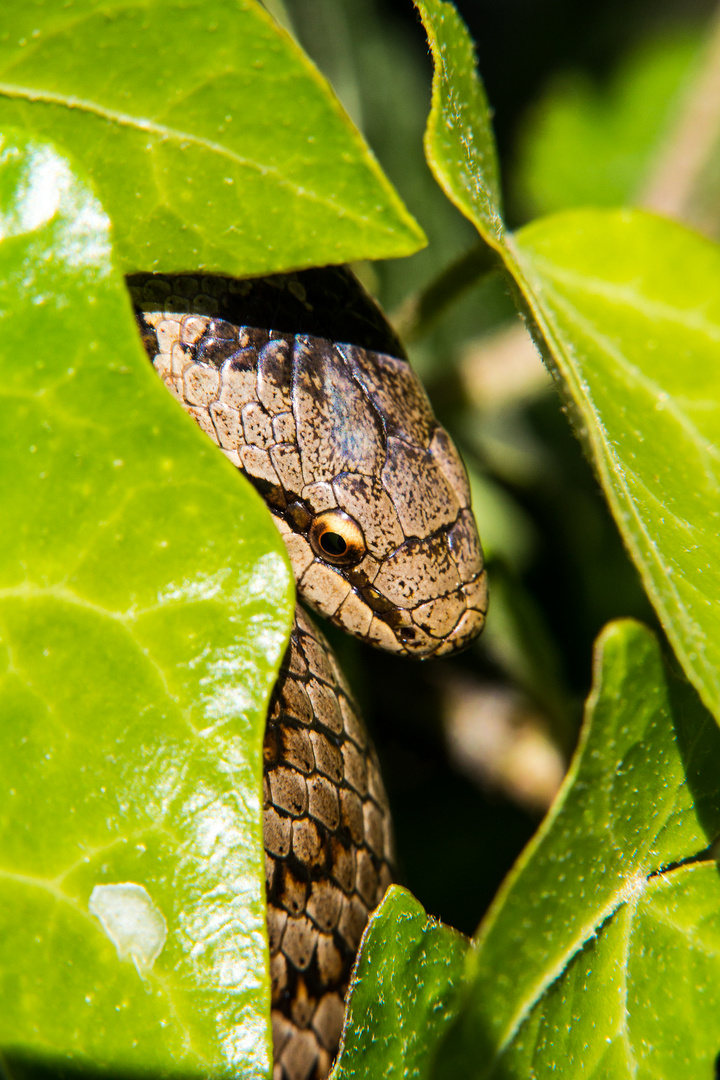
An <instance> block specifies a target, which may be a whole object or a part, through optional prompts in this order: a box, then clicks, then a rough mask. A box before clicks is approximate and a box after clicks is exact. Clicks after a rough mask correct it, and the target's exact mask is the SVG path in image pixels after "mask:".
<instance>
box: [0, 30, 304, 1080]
mask: <svg viewBox="0 0 720 1080" xmlns="http://www.w3.org/2000/svg"><path fill="white" fill-rule="evenodd" d="M58 10H59V9H58ZM0 222H1V223H2V230H1V231H2V240H1V242H0V282H1V284H0V319H1V320H2V335H0V367H1V370H2V378H1V380H0V387H2V396H3V399H4V400H3V424H2V432H1V434H0V501H1V503H2V507H3V512H2V515H0V552H1V553H2V556H1V558H0V671H1V672H2V674H1V675H0V717H1V718H2V736H1V739H2V747H1V749H0V837H1V839H0V853H1V854H0V1052H1V1053H2V1058H3V1062H4V1066H5V1067H6V1069H7V1071H8V1075H11V1076H12V1075H15V1073H16V1070H19V1071H21V1072H22V1070H23V1062H27V1061H34V1062H37V1061H38V1060H40V1061H44V1062H46V1063H47V1064H48V1066H49V1067H50V1068H51V1069H53V1070H55V1069H56V1068H57V1067H59V1063H61V1062H62V1063H63V1066H68V1065H72V1064H73V1063H74V1065H75V1067H80V1066H82V1065H83V1063H84V1064H85V1065H87V1064H88V1063H92V1064H93V1065H94V1066H96V1067H101V1068H112V1069H114V1070H120V1071H124V1072H129V1071H136V1070H154V1071H155V1072H157V1073H162V1074H163V1075H172V1074H174V1075H183V1076H191V1075H202V1076H203V1077H205V1076H220V1075H227V1076H230V1075H232V1076H239V1075H242V1076H243V1077H261V1076H265V1075H266V1073H267V1069H268V1066H269V1053H270V1051H269V1039H268V1034H269V1033H268V1028H269V1015H268V1013H269V990H268V985H267V976H266V964H267V957H266V945H265V938H264V922H265V910H264V896H263V888H262V878H263V845H262V831H261V825H260V777H261V768H262V766H261V747H262V737H263V726H264V715H265V709H266V705H267V699H268V695H269V692H270V689H271V687H272V684H273V682H274V678H275V673H276V670H277V666H278V663H279V660H280V657H281V654H282V651H283V648H284V642H285V633H286V631H287V628H288V624H289V620H290V617H291V610H292V600H291V582H290V574H289V569H288V567H287V562H286V558H285V555H284V552H283V549H282V545H281V543H280V540H279V537H278V535H277V532H276V530H275V528H274V526H273V525H272V523H271V521H270V518H269V515H268V514H267V511H266V509H265V507H264V506H263V504H262V502H261V500H260V498H259V497H258V496H257V495H256V493H255V492H254V491H253V490H252V489H251V488H250V487H249V485H247V484H246V483H245V482H244V481H243V480H242V479H241V478H240V477H239V476H238V474H237V472H236V470H235V469H234V468H233V467H232V466H231V465H230V463H229V462H227V461H226V460H225V458H224V457H223V456H222V455H221V454H220V453H219V452H218V451H217V450H216V449H215V448H214V447H213V446H212V445H211V444H210V442H209V440H207V438H206V437H205V436H204V435H203V434H202V433H201V432H200V431H199V430H198V429H197V428H196V427H195V425H194V424H193V423H192V421H190V420H189V419H188V418H187V417H186V416H185V415H184V414H183V412H182V410H181V409H180V408H179V406H178V405H177V403H176V402H174V401H173V400H172V398H171V397H170V395H168V394H167V392H166V391H165V389H164V388H163V387H162V385H161V384H160V381H159V380H158V379H157V378H156V376H155V374H154V373H153V371H152V369H151V368H150V365H149V364H148V363H147V358H146V356H145V353H144V350H143V348H142V346H141V344H140V341H139V337H138V334H137V331H136V328H135V326H134V321H133V318H132V313H131V309H130V303H129V298H128V295H127V292H126V291H125V288H124V284H123V280H122V278H121V277H120V276H119V274H118V273H117V272H116V271H115V270H114V269H113V265H112V262H111V252H110V245H109V226H108V221H107V218H106V216H105V214H104V211H103V209H102V207H101V206H100V204H99V203H98V201H97V200H96V198H95V196H94V195H93V194H92V193H91V191H90V190H89V188H88V186H87V185H86V183H85V182H84V181H83V180H82V179H80V178H79V177H78V175H77V174H76V172H75V171H73V169H72V168H71V166H70V165H69V164H68V162H67V160H66V159H65V158H64V157H62V156H61V155H60V154H59V153H58V152H57V151H56V150H55V149H54V148H52V147H51V146H50V145H48V144H47V143H43V142H38V141H37V139H36V138H35V137H34V136H28V137H25V136H21V135H17V136H11V134H10V133H6V135H5V137H4V138H3V141H2V143H0Z"/></svg>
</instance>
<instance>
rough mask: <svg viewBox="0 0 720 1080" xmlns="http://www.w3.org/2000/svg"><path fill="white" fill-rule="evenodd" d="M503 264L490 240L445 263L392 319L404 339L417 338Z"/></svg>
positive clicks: (406, 301)
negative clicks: (453, 304)
mask: <svg viewBox="0 0 720 1080" xmlns="http://www.w3.org/2000/svg"><path fill="white" fill-rule="evenodd" d="M500 266H501V263H500V259H499V256H498V255H497V252H495V251H493V249H492V248H490V247H488V245H487V244H478V245H477V247H473V248H470V250H469V251H466V252H464V253H463V254H462V255H461V256H460V258H459V259H456V260H455V262H452V263H450V265H449V266H447V267H445V269H444V270H442V271H441V272H440V273H439V274H438V276H437V277H436V278H435V279H434V280H433V281H431V282H430V284H429V285H426V286H425V287H424V288H422V289H420V290H419V291H418V292H416V293H414V294H413V295H412V296H409V297H408V298H407V299H406V300H405V301H404V302H403V303H402V304H401V305H400V307H399V308H398V309H397V310H396V311H395V312H394V314H393V315H392V317H391V320H390V321H391V322H392V324H393V326H394V328H395V329H396V330H397V332H398V334H399V335H400V337H401V338H402V339H403V341H406V342H408V343H409V342H412V341H417V340H418V338H421V337H422V336H423V335H424V334H426V333H427V332H428V330H429V329H430V328H431V326H432V324H433V323H434V322H435V321H436V320H437V319H438V318H439V317H440V316H441V315H442V314H443V312H444V311H445V310H446V309H447V308H448V307H449V306H450V305H451V304H452V303H454V302H455V301H456V300H458V299H459V298H460V297H461V296H462V294H463V293H465V292H467V290H468V289H470V288H471V287H472V286H473V285H476V284H478V282H479V281H480V280H481V279H482V278H484V277H487V276H488V274H490V273H493V272H494V271H495V270H498V269H499V268H500Z"/></svg>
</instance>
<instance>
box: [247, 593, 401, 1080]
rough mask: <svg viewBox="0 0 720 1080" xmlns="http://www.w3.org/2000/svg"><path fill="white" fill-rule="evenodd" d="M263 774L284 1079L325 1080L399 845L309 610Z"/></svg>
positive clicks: (364, 741) (291, 653) (276, 1039)
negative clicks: (363, 941)
mask: <svg viewBox="0 0 720 1080" xmlns="http://www.w3.org/2000/svg"><path fill="white" fill-rule="evenodd" d="M264 783H265V800H264V802H265V826H264V835H265V855H266V868H267V901H268V935H269V938H270V974H271V978H272V1004H273V1010H272V1022H273V1047H274V1057H275V1072H274V1078H275V1080H280V1078H286V1080H305V1078H307V1077H314V1078H318V1080H319V1078H321V1077H325V1076H327V1074H328V1072H329V1071H330V1065H331V1062H332V1059H333V1057H334V1056H335V1053H336V1052H337V1048H338V1044H339V1041H340V1033H341V1031H342V1023H343V1016H344V997H345V992H346V990H347V987H348V983H349V981H350V973H351V971H352V966H353V963H354V961H355V955H356V953H357V950H358V946H359V944H360V938H361V937H362V933H363V930H364V929H365V925H366V923H367V921H368V917H369V915H370V912H371V911H372V910H373V908H374V907H376V906H377V904H379V903H380V900H381V899H382V897H383V894H384V892H385V890H386V889H387V887H388V885H389V884H390V882H391V880H392V862H393V848H392V831H391V823H390V810H389V807H388V803H387V797H386V795H385V789H384V787H383V783H382V779H381V776H380V770H379V766H378V763H377V758H376V756H375V752H374V750H373V748H372V745H371V744H370V742H369V740H368V736H367V732H366V731H365V725H364V724H363V722H362V720H361V719H360V717H359V715H358V713H357V710H356V708H355V706H354V704H353V702H352V698H351V696H350V693H349V691H348V689H347V686H346V685H345V683H344V681H343V679H342V675H341V674H340V672H339V670H338V668H337V665H336V663H335V661H334V658H333V656H332V653H331V652H329V651H328V648H327V644H326V642H325V640H324V639H323V637H322V636H321V635H320V634H319V633H318V631H317V628H316V627H315V626H314V625H313V624H312V623H311V621H310V620H309V619H308V617H307V615H305V613H304V612H303V611H302V610H301V609H300V608H298V611H297V617H296V622H295V626H294V628H293V632H292V637H291V641H290V647H289V650H288V653H287V655H286V657H285V661H284V663H283V666H282V668H281V672H280V677H279V679H278V682H277V685H276V687H275V691H274V694H273V698H272V702H271V706H270V712H269V715H268V726H267V730H266V733H265V781H264Z"/></svg>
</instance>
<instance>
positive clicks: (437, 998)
mask: <svg viewBox="0 0 720 1080" xmlns="http://www.w3.org/2000/svg"><path fill="white" fill-rule="evenodd" d="M468 944H469V942H468V941H467V938H465V937H464V936H463V935H462V934H460V933H458V931H457V930H452V929H451V928H450V927H448V926H443V924H442V923H440V922H438V921H437V919H433V918H432V917H431V916H428V915H427V914H426V912H425V911H424V909H423V907H422V905H421V904H420V903H419V902H418V901H417V900H416V899H415V897H414V896H412V895H411V894H410V893H409V892H407V890H406V889H402V888H400V887H399V886H397V885H393V886H391V888H390V889H389V890H388V892H387V893H386V894H385V899H384V900H383V902H382V903H381V905H380V907H379V908H378V909H377V911H376V912H375V914H374V915H373V916H372V917H371V919H370V922H369V924H368V928H367V930H366V931H365V936H364V938H363V943H362V951H361V953H360V959H359V962H358V966H357V969H356V971H355V974H354V978H353V985H352V989H351V992H350V997H349V999H348V1011H347V1017H346V1021H345V1031H344V1034H343V1046H342V1049H341V1052H340V1057H339V1059H338V1062H337V1065H336V1066H335V1069H334V1070H333V1072H332V1076H331V1080H350V1078H352V1077H357V1078H359V1077H364V1076H383V1077H396V1078H398V1080H400V1078H401V1077H417V1078H418V1080H419V1078H421V1077H427V1076H429V1075H430V1066H431V1061H432V1053H433V1049H434V1048H435V1047H436V1046H437V1044H438V1041H439V1039H440V1038H441V1036H442V1035H443V1034H444V1032H445V1030H446V1029H447V1026H448V1024H449V1022H450V1021H451V1019H452V1017H453V1016H454V1014H455V1011H456V1007H457V998H458V994H459V993H460V992H461V990H462V984H463V973H464V966H465V957H466V954H467V949H468Z"/></svg>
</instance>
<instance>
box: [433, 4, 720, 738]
mask: <svg viewBox="0 0 720 1080" xmlns="http://www.w3.org/2000/svg"><path fill="white" fill-rule="evenodd" d="M432 8H433V11H434V12H435V15H434V20H435V21H434V22H430V21H429V20H428V22H427V27H428V33H432V34H433V35H435V36H437V35H438V34H439V33H440V31H441V30H443V27H444V25H445V23H444V21H443V20H446V21H448V22H449V25H451V26H452V27H453V34H454V37H453V41H452V43H451V44H448V45H447V46H446V48H445V49H444V50H443V51H442V52H439V51H438V48H437V46H435V63H436V69H435V89H434V93H433V106H432V113H431V116H430V120H429V123H428V132H429V133H433V132H438V131H439V130H440V129H441V126H442V125H443V124H446V125H448V126H449V128H450V131H451V135H452V139H451V144H448V146H447V153H446V158H445V159H442V160H441V159H440V158H439V157H438V154H437V152H435V153H434V154H430V153H428V160H429V162H430V165H431V167H432V168H433V170H434V172H435V175H436V178H437V179H438V182H439V183H440V184H441V186H444V187H445V188H446V190H447V189H448V187H449V188H450V192H451V198H452V199H453V201H454V202H455V203H456V205H457V206H459V207H460V208H461V209H463V211H464V212H465V213H467V215H468V217H469V218H470V219H471V220H472V221H473V222H474V224H475V226H476V227H477V229H478V231H479V232H480V234H481V235H482V236H483V237H484V238H485V239H486V240H488V241H489V242H493V243H494V244H495V246H496V249H497V250H498V252H499V253H500V254H501V256H502V258H503V259H504V261H505V265H506V268H507V270H508V272H509V273H510V274H511V275H512V276H513V278H514V279H515V281H516V283H517V284H518V286H519V287H520V289H521V290H522V293H523V297H524V303H526V304H527V306H528V307H529V309H530V312H531V314H532V319H533V323H534V325H535V326H536V327H537V330H538V336H541V337H542V339H543V341H542V344H543V348H544V352H545V355H546V359H547V360H548V361H549V363H550V365H551V366H552V367H553V370H554V372H555V374H556V375H557V376H558V377H559V380H560V384H561V388H562V390H563V393H564V395H565V396H566V398H567V400H568V401H569V403H570V404H571V407H572V415H573V417H574V419H575V425H576V429H577V431H578V434H579V435H580V437H581V438H582V439H583V440H584V442H585V444H586V446H587V448H588V450H589V453H590V455H591V457H592V460H593V463H594V465H595V469H596V471H597V474H598V476H599V478H600V481H601V483H602V486H603V490H604V492H605V496H606V498H607V499H608V502H609V504H610V507H611V510H612V512H613V514H614V516H615V521H616V523H617V525H618V528H619V529H620V532H621V534H622V536H623V539H624V541H625V544H626V545H627V547H628V549H629V551H630V554H631V555H632V557H633V559H634V561H635V563H636V565H637V567H638V568H639V570H640V573H641V575H642V579H643V583H644V585H645V588H646V590H647V592H648V595H649V597H650V599H651V601H652V602H653V604H654V606H655V609H656V611H657V613H658V615H659V617H660V619H661V621H662V624H663V627H664V629H665V631H666V633H667V635H668V637H669V638H670V641H671V642H672V644H673V647H674V649H675V651H676V653H677V655H678V657H679V659H680V661H681V663H682V665H683V667H684V669H685V671H686V673H687V675H688V677H689V678H690V680H691V681H692V682H693V684H694V685H695V687H696V688H697V690H698V692H699V693H700V696H701V697H702V699H703V701H704V702H705V704H706V705H707V706H708V708H709V709H710V710H711V711H712V712H713V714H714V715H715V717H716V718H717V719H718V720H719V721H720V674H719V673H720V607H719V606H718V600H720V442H719V440H718V431H719V430H720V426H719V425H718V416H719V414H720V374H719V369H718V364H717V347H718V345H717V343H718V340H719V339H720V301H719V300H718V295H719V294H720V252H719V251H718V248H717V247H716V246H715V245H713V244H711V243H709V242H707V241H705V240H703V239H701V238H700V237H698V236H696V235H695V234H693V233H690V232H688V231H687V230H685V229H683V228H682V227H680V226H678V225H674V224H672V223H670V222H668V221H665V220H663V219H660V218H654V217H650V216H649V215H644V214H642V213H640V212H631V211H625V212H621V211H615V212H611V211H590V210H586V211H570V212H567V213H565V214H561V215H557V216H555V217H552V218H548V219H543V220H541V221H538V222H535V223H534V224H533V225H530V226H528V227H526V228H525V229H523V230H521V231H520V233H518V234H517V236H516V237H508V236H505V237H502V236H501V234H500V233H499V232H498V233H497V234H496V239H495V240H494V241H493V238H492V235H491V233H490V231H489V227H488V220H487V213H486V211H485V210H484V209H483V207H484V206H485V205H486V204H487V203H488V202H490V203H492V202H493V191H494V187H493V183H492V182H490V185H489V186H488V187H487V188H486V189H485V191H484V194H483V189H484V185H485V184H486V180H485V176H484V174H483V171H482V168H481V165H480V164H478V163H476V162H474V161H472V160H471V158H470V157H469V156H468V155H469V150H468V149H467V148H468V147H470V146H472V144H473V140H474V139H475V138H480V137H481V133H482V130H484V128H483V125H485V123H486V111H485V109H484V105H483V102H482V100H481V99H479V98H478V97H477V96H476V98H475V100H474V102H473V104H472V105H470V104H468V107H467V109H466V110H465V111H463V110H461V109H460V108H459V107H458V108H455V109H454V110H453V109H452V108H451V107H450V105H448V104H447V103H448V102H450V103H452V102H455V101H457V100H460V99H463V95H467V93H468V92H467V89H466V88H467V85H468V82H472V81H473V80H475V81H476V82H477V81H478V76H477V74H476V73H475V72H473V73H472V76H471V74H469V73H468V63H469V56H468V49H469V44H468V42H469V39H468V38H467V32H466V31H465V30H464V28H462V26H461V25H460V28H459V29H458V17H457V16H456V15H455V16H450V15H448V12H449V11H451V10H452V9H451V8H449V5H447V4H446V3H443V2H442V0H433V4H432ZM428 10H429V8H428ZM443 33H444V30H443ZM446 37H447V38H448V41H449V40H450V35H449V34H448V35H446ZM436 138H437V136H432V137H431V136H429V142H433V139H436ZM448 139H450V136H448ZM452 155H454V159H453V156H452ZM453 161H454V165H453Z"/></svg>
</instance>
